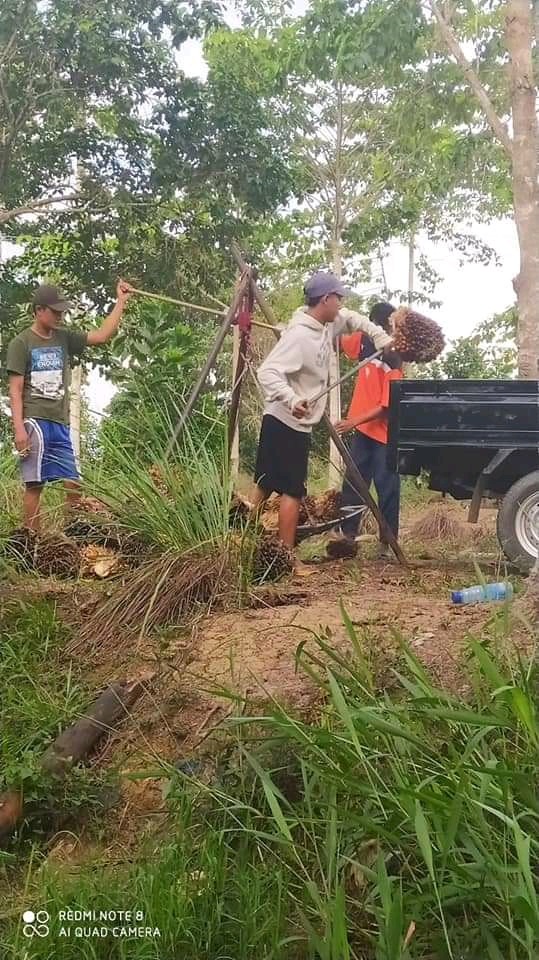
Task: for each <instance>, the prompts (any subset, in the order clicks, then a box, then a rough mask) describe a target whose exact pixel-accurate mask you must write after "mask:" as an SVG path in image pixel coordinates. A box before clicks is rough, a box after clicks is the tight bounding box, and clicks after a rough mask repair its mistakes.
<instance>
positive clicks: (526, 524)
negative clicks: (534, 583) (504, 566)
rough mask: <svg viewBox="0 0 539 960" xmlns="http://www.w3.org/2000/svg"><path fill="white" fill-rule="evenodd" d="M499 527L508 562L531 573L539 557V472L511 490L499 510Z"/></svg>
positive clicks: (524, 478)
mask: <svg viewBox="0 0 539 960" xmlns="http://www.w3.org/2000/svg"><path fill="white" fill-rule="evenodd" d="M496 528H497V534H498V540H499V542H500V546H501V548H502V550H503V552H504V553H505V556H506V557H507V559H508V560H509V561H510V562H511V563H514V565H515V566H516V567H518V569H519V570H521V571H522V573H529V571H530V570H531V569H532V567H533V566H534V564H535V562H536V560H537V557H538V556H539V470H534V471H533V473H527V474H526V476H525V477H522V478H521V479H520V480H517V482H516V483H514V484H513V486H512V487H510V488H509V490H508V491H507V493H506V494H505V497H504V498H503V500H502V504H501V506H500V509H499V511H498V517H497V521H496Z"/></svg>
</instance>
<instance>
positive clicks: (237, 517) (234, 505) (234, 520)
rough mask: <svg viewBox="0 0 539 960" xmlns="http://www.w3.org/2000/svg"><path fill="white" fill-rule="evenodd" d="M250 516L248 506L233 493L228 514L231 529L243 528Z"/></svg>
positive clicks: (241, 498) (237, 494) (238, 495)
mask: <svg viewBox="0 0 539 960" xmlns="http://www.w3.org/2000/svg"><path fill="white" fill-rule="evenodd" d="M250 516H251V507H250V504H249V503H248V502H247V501H246V500H244V499H243V497H241V496H240V494H239V493H234V494H233V495H232V499H231V501H230V510H229V514H228V518H229V523H230V526H231V527H244V526H245V525H246V523H248V521H249V518H250Z"/></svg>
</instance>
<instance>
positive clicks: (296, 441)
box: [255, 414, 311, 500]
mask: <svg viewBox="0 0 539 960" xmlns="http://www.w3.org/2000/svg"><path fill="white" fill-rule="evenodd" d="M310 449H311V434H310V433H303V432H302V431H300V430H293V429H292V427H287V425H286V423H282V422H281V421H280V420H277V418H276V417H272V416H270V415H269V414H266V416H265V417H263V419H262V428H261V430H260V440H259V442H258V453H257V455H256V466H255V483H257V484H258V486H259V487H261V488H262V490H265V491H266V492H267V493H286V494H287V495H288V496H289V497H296V498H297V499H298V500H301V498H302V497H304V496H305V494H306V493H307V490H306V487H305V481H306V480H307V466H308V462H309V450H310Z"/></svg>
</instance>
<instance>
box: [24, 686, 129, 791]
mask: <svg viewBox="0 0 539 960" xmlns="http://www.w3.org/2000/svg"><path fill="white" fill-rule="evenodd" d="M141 693H142V684H141V683H139V682H138V681H134V682H131V681H127V680H118V681H117V682H116V683H112V684H111V685H110V687H107V689H106V690H105V691H104V692H103V693H102V694H101V696H100V697H98V699H97V700H96V701H95V703H93V704H92V706H91V707H90V709H89V710H88V712H87V713H86V714H85V715H84V716H82V717H81V718H80V720H77V722H76V723H74V724H73V725H72V726H71V727H68V728H67V730H64V731H63V733H61V734H60V735H59V736H58V737H57V738H56V740H55V741H54V743H51V745H50V747H49V748H48V749H47V750H46V751H45V753H44V754H43V757H42V758H41V761H40V764H41V766H42V767H43V769H44V770H46V771H47V772H48V773H52V774H54V776H62V775H63V774H65V773H66V772H67V770H69V768H70V767H72V766H74V765H75V764H76V763H79V762H80V761H81V760H84V758H85V757H87V756H88V754H89V753H90V751H91V750H92V748H93V747H94V746H95V745H96V743H97V741H98V740H100V739H101V737H102V736H103V735H104V734H105V733H108V732H109V730H110V729H111V728H112V727H114V726H115V725H116V724H117V723H118V722H119V721H120V720H121V719H122V718H123V717H124V716H125V715H126V713H127V712H128V710H129V708H130V707H131V706H132V705H133V704H134V703H135V701H136V700H137V699H138V697H139V696H140V694H141Z"/></svg>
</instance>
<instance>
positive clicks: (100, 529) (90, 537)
mask: <svg viewBox="0 0 539 960" xmlns="http://www.w3.org/2000/svg"><path fill="white" fill-rule="evenodd" d="M64 534H65V536H66V537H68V538H69V539H70V540H75V541H76V543H80V544H84V545H85V546H89V545H90V544H92V545H94V546H98V547H108V548H109V549H111V550H119V549H120V536H119V532H118V528H117V526H116V525H115V524H114V523H111V521H110V520H107V519H106V517H103V518H101V517H99V516H97V515H96V514H91V515H88V516H84V515H82V516H78V517H74V518H73V519H72V520H71V521H70V522H69V523H68V524H67V525H66V526H65V527H64Z"/></svg>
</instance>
